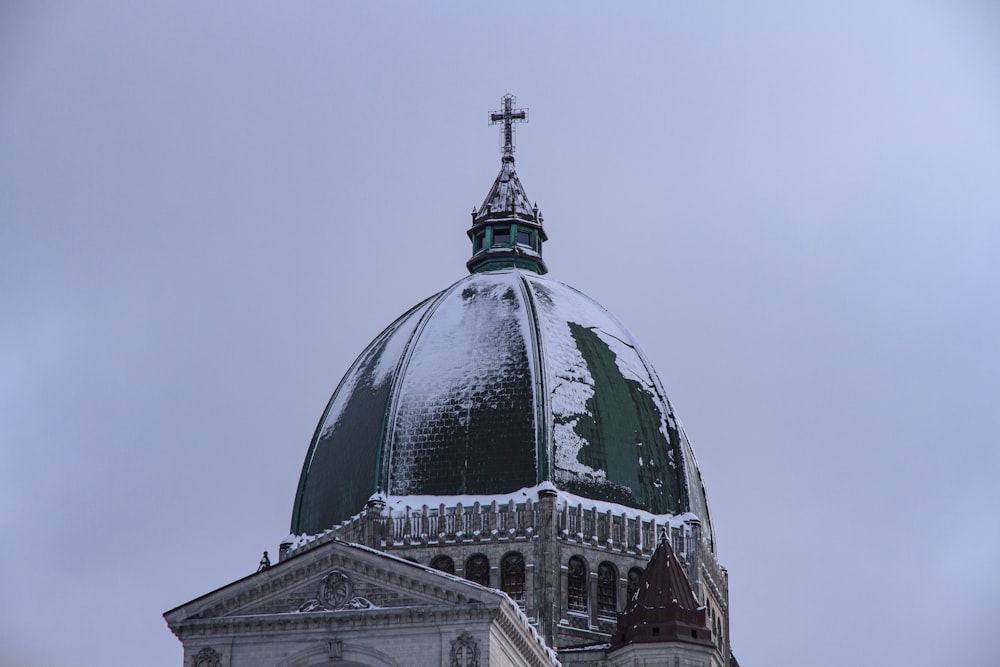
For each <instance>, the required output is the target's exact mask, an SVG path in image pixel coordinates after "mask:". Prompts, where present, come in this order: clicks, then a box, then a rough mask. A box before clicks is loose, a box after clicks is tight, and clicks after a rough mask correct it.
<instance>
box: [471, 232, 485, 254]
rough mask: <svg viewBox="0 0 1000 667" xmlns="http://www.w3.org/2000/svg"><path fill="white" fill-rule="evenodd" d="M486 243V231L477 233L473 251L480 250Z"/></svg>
mask: <svg viewBox="0 0 1000 667" xmlns="http://www.w3.org/2000/svg"><path fill="white" fill-rule="evenodd" d="M485 244H486V232H479V233H478V234H476V237H475V241H473V242H472V252H479V251H480V250H482V249H483V246H484V245H485Z"/></svg>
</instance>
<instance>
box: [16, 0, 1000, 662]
mask: <svg viewBox="0 0 1000 667" xmlns="http://www.w3.org/2000/svg"><path fill="white" fill-rule="evenodd" d="M165 5H166V3H135V2H125V1H121V2H102V1H93V0H92V1H90V2H86V3H83V2H63V3H58V4H56V3H49V2H27V1H25V2H17V1H16V0H15V1H12V0H6V2H3V3H0V600H2V604H0V664H2V665H26V666H30V667H63V666H69V665H74V666H78V665H94V666H97V665H100V666H101V667H115V666H119V665H120V666H123V667H124V666H125V665H134V664H143V665H152V666H154V667H160V666H163V667H167V666H171V667H178V666H179V665H180V664H181V650H180V644H179V642H177V641H176V640H175V639H174V638H173V636H172V635H171V634H170V633H169V631H168V630H167V628H166V625H165V624H164V622H163V620H162V618H161V613H162V612H163V611H165V610H167V609H170V608H172V607H174V606H176V605H178V604H181V603H183V602H186V601H187V600H190V599H192V598H194V597H196V596H198V595H201V594H203V593H205V592H208V591H209V590H212V589H214V588H217V587H219V586H222V585H224V584H226V583H228V582H230V581H232V580H234V579H237V578H239V577H242V576H244V575H245V574H247V573H249V572H251V571H253V569H254V568H255V566H256V564H257V560H258V558H259V557H260V552H261V551H262V550H263V549H270V550H271V551H272V553H274V552H275V551H276V548H277V543H278V542H279V541H280V539H281V538H282V537H283V536H284V535H285V534H286V533H287V532H288V524H289V518H290V514H291V507H292V500H293V497H294V492H295V485H296V482H297V479H298V474H299V470H300V467H301V465H302V460H303V458H304V456H305V452H306V448H307V446H308V443H309V438H310V437H311V435H312V432H313V429H314V428H315V425H316V422H317V420H318V419H319V417H320V413H321V412H322V410H323V407H324V406H325V404H326V401H327V400H328V399H329V396H330V394H331V392H332V391H333V389H334V388H335V386H336V384H337V382H338V381H339V379H340V377H341V375H342V374H343V373H344V372H345V371H346V369H347V367H348V365H349V364H350V362H351V361H352V360H353V358H354V356H355V355H356V354H358V353H359V352H360V351H361V349H362V348H363V347H364V345H365V344H366V343H367V342H368V341H369V340H371V339H372V338H373V337H374V336H375V335H376V334H377V333H378V332H379V331H380V330H381V329H382V328H383V327H384V326H385V325H387V324H388V323H389V322H390V321H392V320H393V319H394V318H395V317H396V316H397V315H399V314H400V313H402V312H403V311H404V310H405V309H406V308H408V307H409V306H411V305H413V304H415V303H416V302H418V301H419V300H421V299H422V298H424V297H426V296H428V295H430V294H432V293H434V292H436V291H438V290H440V289H443V288H444V287H446V286H447V285H449V284H451V283H452V282H453V281H454V280H456V279H458V278H460V277H461V276H462V275H464V274H465V267H464V262H465V260H466V258H467V256H468V254H469V243H468V240H467V239H466V237H465V235H464V231H465V229H466V228H467V226H468V224H469V220H470V218H469V211H470V210H471V208H472V207H473V205H476V204H478V203H479V202H480V201H481V200H482V197H483V196H484V195H485V194H486V192H487V190H488V188H489V186H490V184H491V182H492V179H493V178H494V176H495V175H496V172H497V170H498V168H499V157H500V156H499V152H498V136H497V130H496V128H491V127H488V126H487V123H486V120H487V112H488V111H490V110H491V109H495V108H498V107H499V98H500V96H501V95H502V94H503V93H505V92H508V91H509V92H512V93H515V94H516V95H517V96H518V103H519V105H521V106H525V107H528V108H529V109H530V123H529V124H527V125H522V126H519V128H518V136H517V138H518V143H517V158H518V162H517V164H518V173H519V175H520V176H521V179H522V181H523V183H524V185H525V188H526V190H527V192H528V195H529V196H530V197H531V198H533V199H536V200H537V201H538V204H539V206H540V207H541V209H542V212H543V213H544V215H545V222H546V227H547V230H548V234H549V238H550V241H549V243H548V244H547V246H546V249H545V251H546V260H547V263H548V265H549V267H550V270H551V275H552V276H554V277H556V278H558V279H560V280H563V281H565V282H567V283H569V284H571V285H574V286H576V287H578V288H579V289H582V290H583V291H585V292H587V293H588V294H590V295H591V296H593V297H594V298H596V299H597V300H598V301H600V302H601V303H603V304H604V305H605V306H606V307H608V308H609V309H610V310H611V311H612V312H613V313H615V314H616V315H617V316H618V317H619V318H620V319H621V320H622V321H623V322H624V323H625V324H626V326H628V327H629V328H630V329H631V330H632V332H633V333H634V334H635V335H636V337H637V338H638V340H639V341H640V342H641V343H642V344H643V346H644V348H645V352H646V353H647V354H648V356H649V357H650V358H651V360H652V362H653V364H654V366H655V367H656V369H657V370H658V372H659V374H660V377H661V378H662V380H663V382H664V384H665V386H666V388H667V392H668V393H669V395H670V397H671V400H672V401H673V403H674V407H675V408H676V410H677V412H678V414H679V416H680V417H681V419H682V420H683V422H684V424H685V427H686V429H687V431H688V434H689V436H690V437H691V440H692V443H693V445H694V447H695V451H696V453H697V455H698V457H699V462H700V464H701V468H702V472H703V474H704V477H705V480H706V484H707V486H708V491H709V497H710V501H711V503H712V510H713V518H714V523H715V525H716V529H717V532H718V543H719V555H720V558H721V560H722V562H723V564H724V565H726V566H727V567H728V569H729V572H730V595H731V605H732V640H733V645H734V648H735V651H736V654H737V656H738V657H739V658H740V661H741V663H742V664H743V665H745V666H746V667H752V666H753V665H768V666H769V667H775V666H777V667H784V666H788V667H798V666H801V665H810V666H813V667H825V666H830V667H832V666H840V665H844V664H856V665H885V664H894V665H908V666H910V667H920V666H924V665H926V666H931V665H942V664H954V665H959V664H962V665H985V664H993V663H995V661H996V659H997V658H996V656H997V655H998V653H1000V639H998V634H997V632H996V625H997V622H998V621H1000V569H998V563H1000V518H998V510H1000V485H998V480H997V475H998V471H1000V448H998V447H997V440H998V435H997V434H998V433H1000V416H998V415H1000V410H998V409H997V403H998V398H1000V354H998V352H1000V350H998V347H1000V346H998V340H1000V296H998V294H1000V292H998V283H1000V269H998V263H997V255H998V249H1000V227H998V221H1000V6H998V5H997V4H996V3H993V2H988V1H985V0H984V1H983V2H978V3H977V2H965V1H959V2H929V1H922V0H909V1H906V2H903V1H899V2H894V1H886V2H874V3H873V2H844V1H838V2H828V3H803V2H791V1H790V2H755V3H720V2H662V3H657V4H656V5H655V7H654V6H649V7H645V8H636V7H635V6H630V7H627V8H626V7H622V6H621V5H620V4H617V3H616V4H615V5H612V4H611V3H607V4H603V5H601V4H596V3H574V4H572V5H570V4H568V3H564V4H556V3H524V4H521V3H517V2H511V3H490V4H486V3H474V4H473V3H457V2H455V3H420V4H419V5H418V4H415V3H392V4H388V3H382V4H376V3H351V4H347V3H337V2H308V3H306V2H299V3H272V2H211V3H195V2H190V3H172V4H171V5H170V6H165ZM751 5H752V6H751Z"/></svg>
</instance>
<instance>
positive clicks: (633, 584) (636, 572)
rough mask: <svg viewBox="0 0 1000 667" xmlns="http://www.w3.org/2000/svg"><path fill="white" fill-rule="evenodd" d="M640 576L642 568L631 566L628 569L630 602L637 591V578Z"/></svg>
mask: <svg viewBox="0 0 1000 667" xmlns="http://www.w3.org/2000/svg"><path fill="white" fill-rule="evenodd" d="M641 578H642V568H641V567H633V568H632V569H631V570H629V571H628V601H629V602H631V601H632V598H634V597H635V594H636V593H637V592H638V591H639V579H641Z"/></svg>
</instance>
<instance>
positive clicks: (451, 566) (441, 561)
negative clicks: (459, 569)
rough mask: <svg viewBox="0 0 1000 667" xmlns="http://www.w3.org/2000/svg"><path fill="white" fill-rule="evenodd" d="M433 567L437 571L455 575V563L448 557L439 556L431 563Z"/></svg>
mask: <svg viewBox="0 0 1000 667" xmlns="http://www.w3.org/2000/svg"><path fill="white" fill-rule="evenodd" d="M431 567H433V568H434V569H435V570H440V571H441V572H447V573H448V574H455V561H453V560H452V559H451V558H449V557H448V556H438V557H437V558H435V559H434V560H432V561H431Z"/></svg>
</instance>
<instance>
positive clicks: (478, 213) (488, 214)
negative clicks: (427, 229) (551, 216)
mask: <svg viewBox="0 0 1000 667" xmlns="http://www.w3.org/2000/svg"><path fill="white" fill-rule="evenodd" d="M514 99H515V98H514V96H513V95H505V96H504V97H503V98H502V99H501V102H502V103H503V108H502V110H501V111H494V112H493V113H491V114H490V123H491V124H494V123H501V122H502V123H503V130H502V131H501V133H500V137H501V146H502V148H501V152H502V153H503V158H502V160H501V163H500V173H499V174H498V175H497V177H496V180H495V181H494V182H493V187H492V188H490V191H489V193H488V194H487V195H486V199H484V200H483V203H482V205H480V207H479V209H478V210H476V209H473V211H472V227H471V228H470V229H469V230H468V232H467V234H468V235H469V240H470V241H472V257H471V259H469V261H468V262H467V263H466V266H467V267H468V269H469V271H470V272H471V273H475V272H477V271H490V270H493V269H500V268H506V267H517V268H521V269H528V270H529V271H534V272H535V273H540V274H544V273H546V272H547V271H548V269H547V268H546V266H545V262H544V261H542V243H543V242H545V241H546V240H547V239H548V237H547V236H546V235H545V230H544V229H542V215H541V213H540V212H539V211H538V205H537V204H536V205H534V206H532V204H531V202H530V200H529V199H528V195H527V194H525V192H524V186H522V185H521V179H519V178H518V177H517V172H516V171H514V125H513V124H514V123H515V122H526V121H527V120H528V112H527V110H526V109H517V110H515V109H514Z"/></svg>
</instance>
